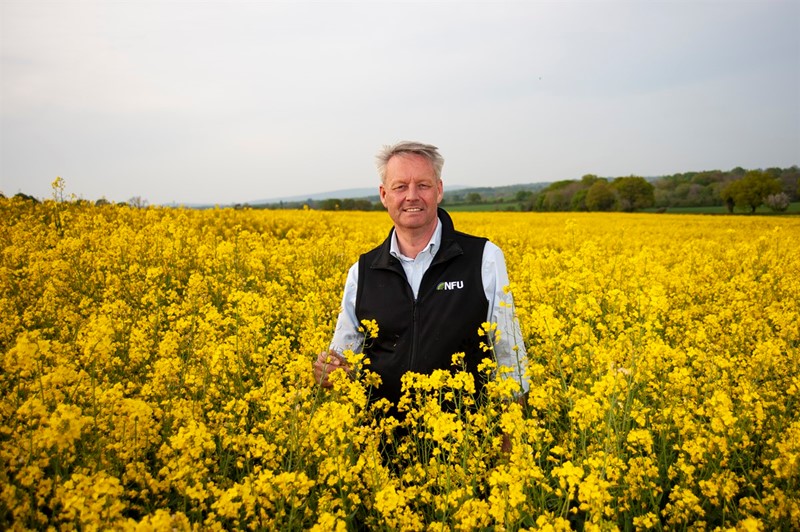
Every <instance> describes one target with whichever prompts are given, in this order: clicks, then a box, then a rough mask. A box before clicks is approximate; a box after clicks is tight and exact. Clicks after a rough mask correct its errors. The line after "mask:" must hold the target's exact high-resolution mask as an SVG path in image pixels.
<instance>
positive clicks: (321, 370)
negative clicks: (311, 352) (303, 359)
mask: <svg viewBox="0 0 800 532" xmlns="http://www.w3.org/2000/svg"><path fill="white" fill-rule="evenodd" d="M313 367H314V380H315V381H316V382H317V384H319V385H320V386H322V387H323V388H331V387H332V386H333V384H332V383H331V382H330V381H329V380H328V377H329V376H330V374H331V373H333V372H334V371H336V370H337V369H343V370H345V371H347V372H349V371H350V366H348V365H347V361H346V360H345V359H344V357H343V356H342V355H340V354H339V353H337V352H336V351H334V350H333V349H331V350H329V351H323V352H321V353H320V354H319V355H317V360H315V361H314V364H313Z"/></svg>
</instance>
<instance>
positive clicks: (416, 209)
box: [406, 207, 422, 212]
mask: <svg viewBox="0 0 800 532" xmlns="http://www.w3.org/2000/svg"><path fill="white" fill-rule="evenodd" d="M406 212H422V208H420V207H411V208H408V209H406Z"/></svg>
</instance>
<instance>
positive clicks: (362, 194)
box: [248, 185, 466, 205]
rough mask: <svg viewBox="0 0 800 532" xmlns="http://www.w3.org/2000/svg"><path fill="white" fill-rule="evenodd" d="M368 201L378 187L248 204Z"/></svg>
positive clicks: (373, 198)
mask: <svg viewBox="0 0 800 532" xmlns="http://www.w3.org/2000/svg"><path fill="white" fill-rule="evenodd" d="M465 189H466V187H464V186H461V185H448V186H447V187H446V189H445V193H447V192H448V191H456V190H465ZM334 198H335V199H369V200H371V201H378V187H377V186H374V187H364V188H346V189H342V190H331V191H329V192H317V193H314V194H306V195H301V196H285V197H282V198H272V199H260V200H253V201H250V202H248V203H249V204H250V205H267V204H275V203H280V202H284V203H294V202H301V201H306V200H314V201H321V200H326V199H334Z"/></svg>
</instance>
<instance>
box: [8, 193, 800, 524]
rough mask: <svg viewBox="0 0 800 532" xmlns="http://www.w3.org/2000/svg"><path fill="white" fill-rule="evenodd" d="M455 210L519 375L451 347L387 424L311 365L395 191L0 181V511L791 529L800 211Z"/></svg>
mask: <svg viewBox="0 0 800 532" xmlns="http://www.w3.org/2000/svg"><path fill="white" fill-rule="evenodd" d="M453 219H454V222H455V225H456V228H457V229H460V230H462V231H465V232H469V233H473V234H478V235H482V236H487V237H489V238H490V239H491V240H493V241H494V242H495V243H497V244H498V245H499V246H500V247H501V248H502V249H503V250H504V252H505V255H506V260H507V264H508V270H509V275H510V278H511V286H510V287H509V289H510V290H511V291H512V292H513V294H514V298H515V301H516V306H517V309H516V310H517V315H518V318H519V321H520V325H521V330H522V333H523V340H524V343H525V347H526V349H527V356H528V358H529V366H528V375H527V378H528V379H529V381H530V392H529V394H528V395H527V396H525V398H524V400H523V401H515V400H513V397H514V393H515V392H516V389H515V387H514V386H513V385H512V384H511V383H510V382H509V381H507V380H506V381H504V380H493V381H491V383H490V384H489V385H487V386H486V387H485V388H484V391H483V395H482V396H481V397H477V396H476V393H475V386H474V380H473V376H472V374H470V373H468V372H466V371H464V368H463V366H462V364H463V361H462V360H461V359H460V358H459V356H458V355H457V354H454V355H455V356H454V357H453V367H452V370H450V371H438V372H436V373H434V374H431V375H415V374H407V375H406V378H405V381H404V385H405V394H404V397H403V399H402V400H401V407H402V409H403V411H404V412H405V413H406V415H405V417H403V418H402V419H395V418H394V417H392V416H390V415H386V414H385V412H386V410H387V405H385V404H380V403H376V404H372V403H370V402H369V399H368V398H369V393H370V390H371V389H372V387H374V386H379V385H380V383H379V382H378V381H379V379H377V378H376V376H375V375H374V374H373V373H371V372H370V370H369V367H370V365H369V360H367V359H364V358H363V357H361V356H359V355H355V354H352V353H348V356H349V359H350V363H351V366H352V367H353V374H352V375H347V374H345V373H344V372H342V371H339V372H336V373H335V374H334V376H333V380H334V387H333V388H332V389H322V388H321V387H320V386H318V385H317V384H316V383H315V382H314V379H313V376H312V372H311V363H312V361H313V360H314V359H315V358H316V355H317V353H319V352H320V351H321V350H323V349H325V348H326V347H327V344H328V342H329V340H330V337H331V335H332V332H333V328H334V325H335V319H336V315H337V313H338V308H339V304H340V298H341V291H342V288H343V285H344V280H345V276H346V272H347V269H348V268H349V266H350V265H351V264H352V262H354V261H355V260H356V259H357V257H358V255H359V254H360V253H363V252H365V251H367V250H369V249H371V248H372V247H374V246H375V245H377V244H378V243H380V242H381V241H382V240H383V239H384V238H385V237H386V235H387V233H388V231H389V228H390V220H389V217H388V216H387V215H386V213H355V212H319V211H311V210H304V211H300V210H298V211H264V210H233V209H210V210H189V209H166V208H154V207H150V208H141V209H137V208H133V207H129V206H121V205H120V206H118V205H104V206H93V205H89V204H86V203H81V202H74V201H73V202H70V201H61V202H57V201H45V202H44V203H41V204H36V203H32V202H26V201H23V200H20V199H16V198H13V199H5V198H2V199H0V248H1V250H2V251H0V253H1V254H0V354H2V360H1V362H2V369H1V370H0V391H1V393H2V396H1V397H0V419H1V420H2V423H0V528H3V529H12V530H23V529H54V530H73V529H79V530H98V529H115V530H164V529H168V530H228V529H254V530H274V529H278V530H307V529H308V530H320V531H323V530H324V531H328V530H359V529H361V530H365V529H366V530H522V529H526V530H570V529H585V530H616V529H619V530H687V529H691V530H704V529H707V530H798V529H800V350H799V349H798V347H799V346H800V252H799V250H800V246H798V242H800V218H797V217H757V216H736V217H728V216H719V217H715V216H693V215H667V214H660V215H653V214H621V213H614V214H591V213H586V214H582V213H569V214H538V213H491V214H490V213H454V214H453ZM376 329H377V334H380V324H375V323H365V324H364V335H365V338H366V341H369V338H370V336H372V335H374V334H376ZM484 329H485V330H484V331H483V332H484V334H485V336H486V338H487V341H488V340H489V339H491V337H492V335H493V334H495V332H494V330H493V328H492V324H485V326H484ZM488 345H491V342H490V341H489V342H488ZM491 355H492V353H491V349H489V350H488V351H487V358H486V360H485V363H484V364H483V365H482V367H481V371H483V372H485V373H486V374H487V375H495V374H497V373H498V372H502V371H503V368H497V367H496V365H495V364H494V361H493V358H492V356H491ZM504 435H505V436H504ZM504 437H505V438H507V440H508V441H507V442H504ZM504 443H510V446H507V445H504ZM509 447H510V448H509Z"/></svg>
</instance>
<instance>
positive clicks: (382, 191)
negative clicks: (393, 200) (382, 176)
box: [378, 184, 388, 208]
mask: <svg viewBox="0 0 800 532" xmlns="http://www.w3.org/2000/svg"><path fill="white" fill-rule="evenodd" d="M378 194H379V195H380V197H381V203H383V206H384V207H386V189H385V188H383V184H381V185H380V186H379V187H378ZM387 208H388V207H387Z"/></svg>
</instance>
